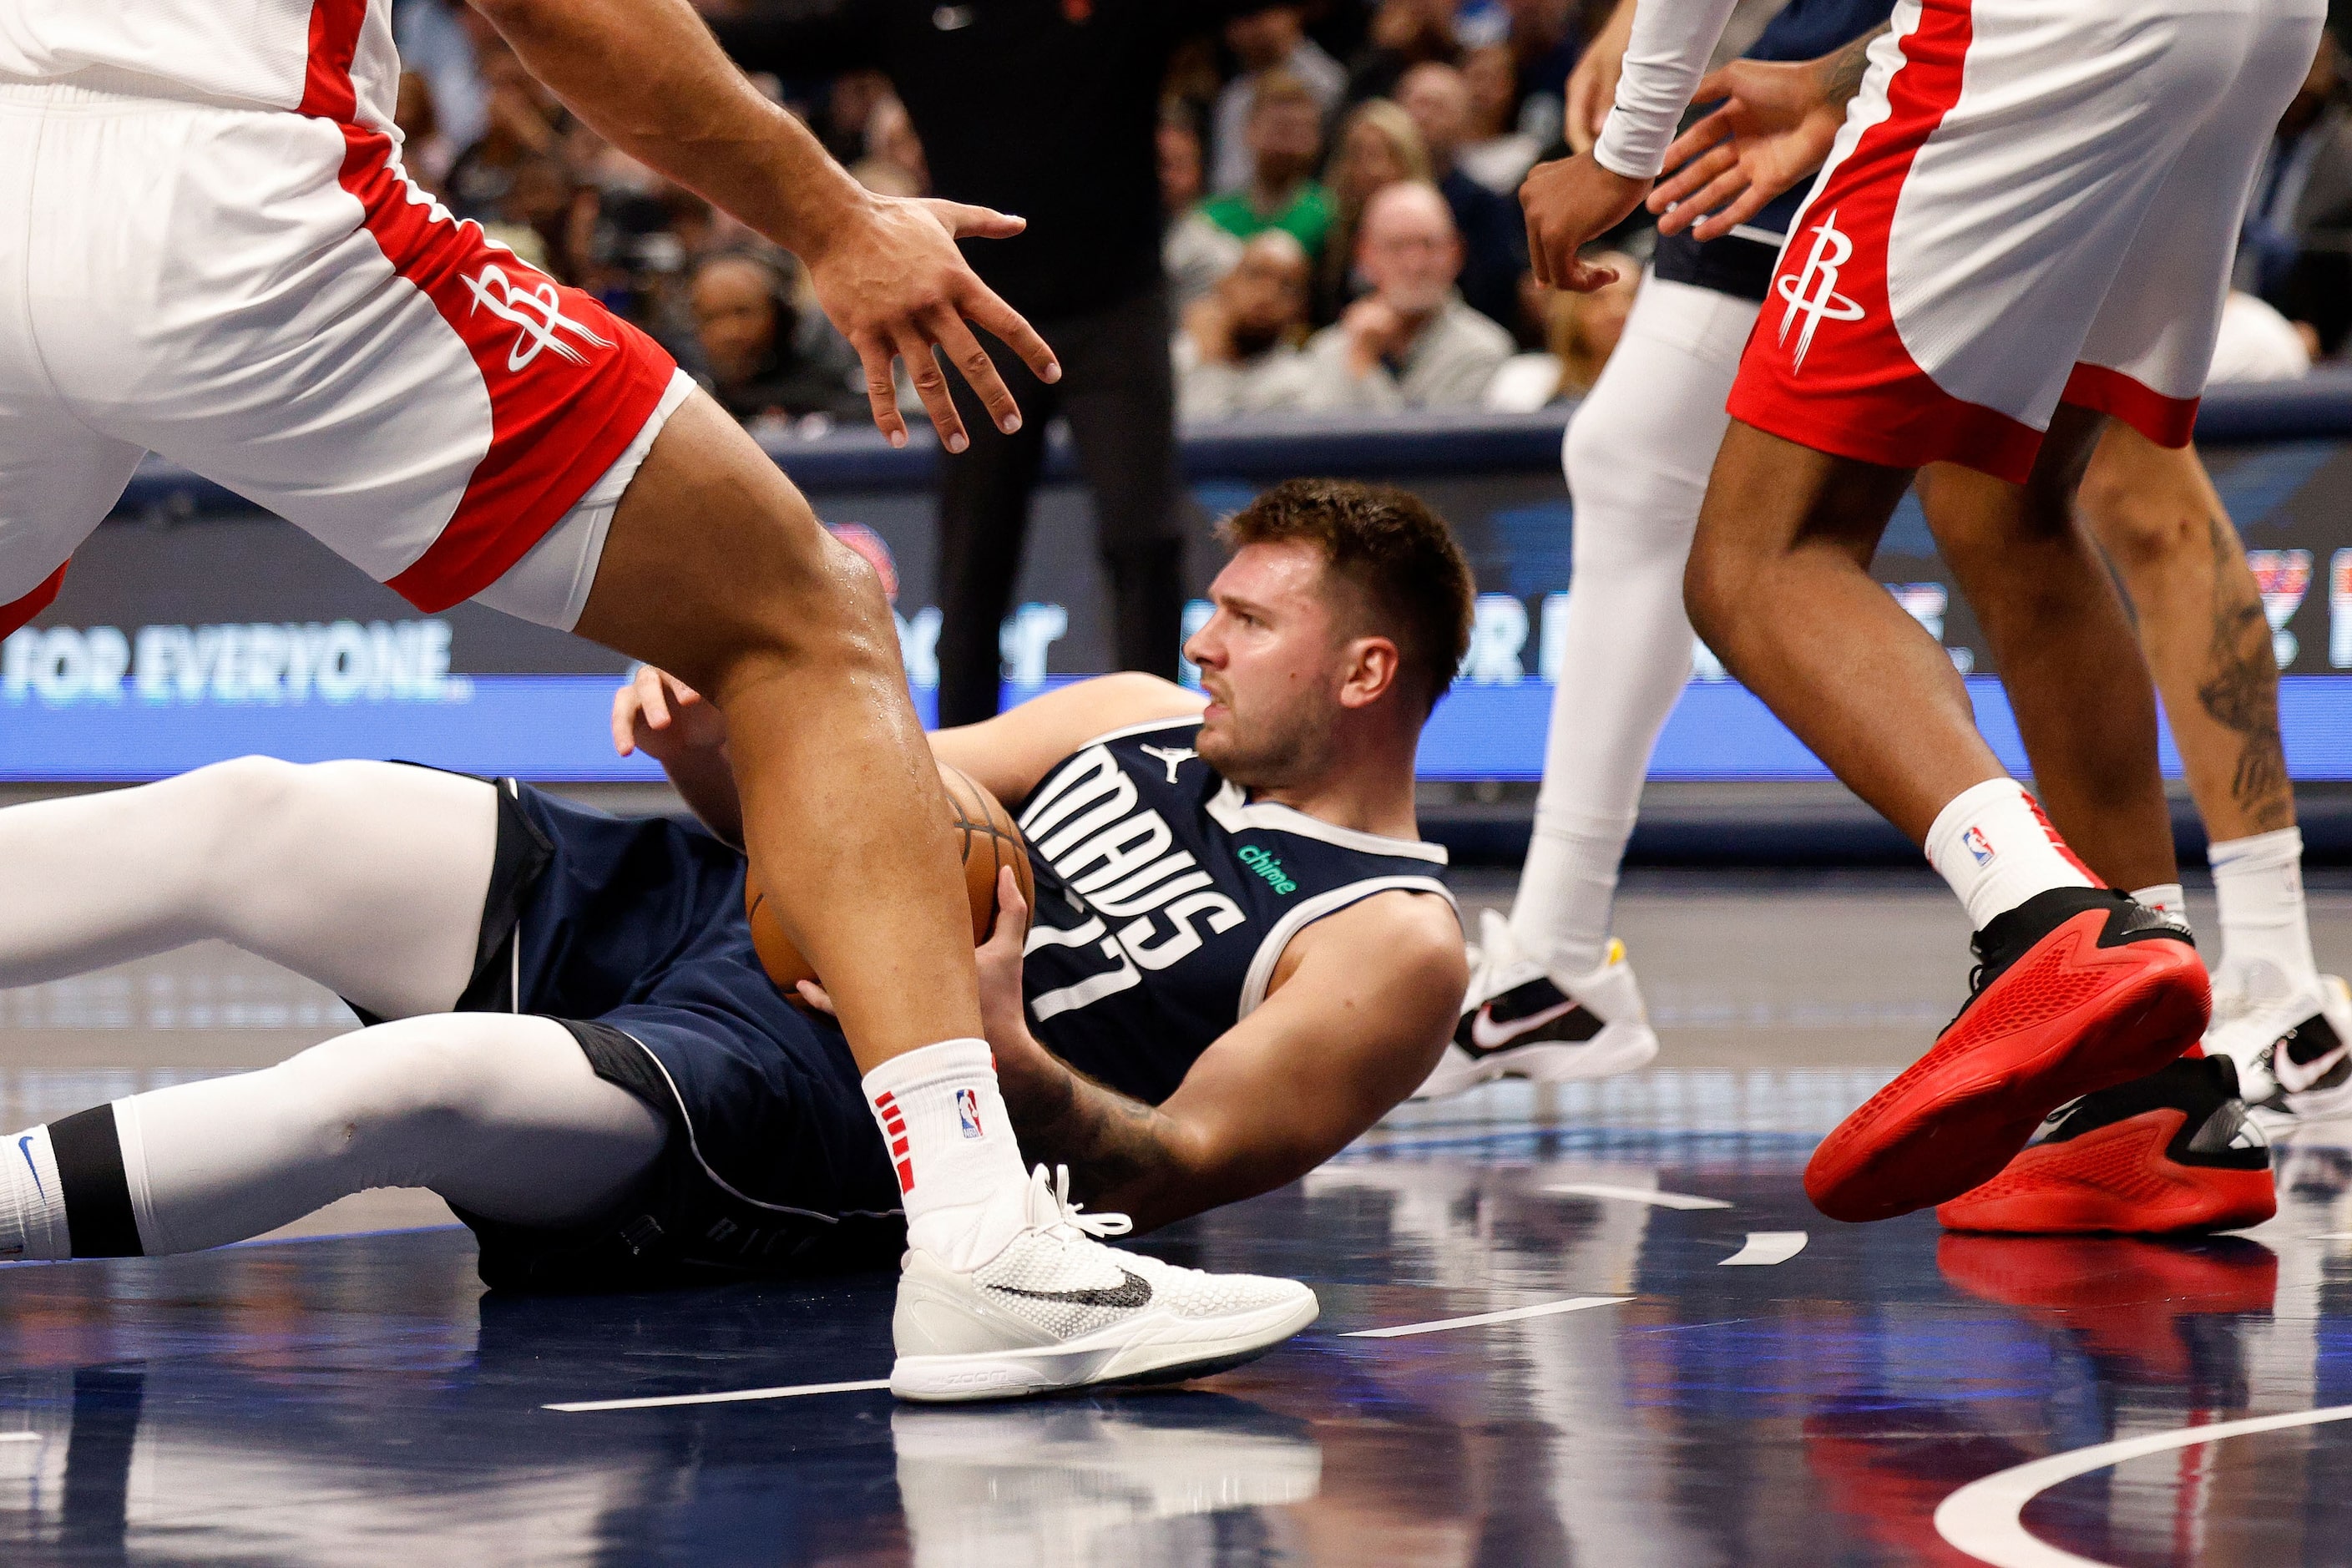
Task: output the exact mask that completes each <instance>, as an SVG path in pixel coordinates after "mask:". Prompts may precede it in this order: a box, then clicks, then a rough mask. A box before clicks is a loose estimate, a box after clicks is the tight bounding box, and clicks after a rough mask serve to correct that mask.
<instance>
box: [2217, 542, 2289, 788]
mask: <svg viewBox="0 0 2352 1568" xmlns="http://www.w3.org/2000/svg"><path fill="white" fill-rule="evenodd" d="M2211 531H2212V544H2213V567H2214V573H2213V640H2212V643H2211V644H2210V647H2209V648H2208V650H2207V654H2206V670H2207V675H2206V679H2204V680H2203V681H2201V682H2200V683H2199V685H2198V688H2197V700H2198V702H2199V703H2200V705H2201V706H2202V707H2203V708H2204V710H2205V711H2206V713H2207V715H2208V716H2209V717H2210V718H2211V719H2212V720H2213V721H2214V722H2215V723H2217V724H2220V725H2221V726H2222V727H2223V728H2224V729H2228V730H2232V731H2236V732H2237V733H2238V735H2239V737H2240V742H2239V748H2238V762H2237V766H2236V768H2235V769H2234V770H2233V771H2232V773H2231V778H2230V797H2231V799H2232V800H2234V801H2236V802H2237V804H2238V806H2239V808H2240V809H2241V810H2242V811H2244V812H2245V813H2246V815H2247V816H2249V817H2250V818H2252V822H2253V826H2254V830H2255V831H2256V832H2258V833H2268V832H2272V831H2273V830H2274V829H2277V828H2281V827H2284V826H2288V825H2290V824H2291V823H2293V822H2294V786H2293V785H2292V784H2289V783H2288V781H2287V773H2286V751H2285V747H2284V745H2283V744H2282V742H2280V739H2279V725H2278V662H2277V660H2276V659H2275V658H2273V656H2272V653H2271V624H2270V618H2269V617H2268V616H2265V615H2263V601H2262V596H2261V595H2259V594H2257V595H2254V596H2253V597H2252V599H2251V600H2249V599H2246V598H2244V597H2242V596H2239V597H2233V596H2232V595H2231V584H2232V583H2233V581H2234V578H2235V574H2234V573H2233V572H2232V571H2231V566H2233V565H2234V564H2235V563H2236V561H2237V558H2238V554H2239V552H2238V550H2237V547H2236V543H2235V542H2234V541H2233V540H2232V539H2231V536H2230V531H2229V530H2228V529H2227V528H2226V527H2224V526H2223V525H2222V523H2221V520H2220V519H2218V518H2217V519H2215V520H2213V521H2212V524H2211Z"/></svg>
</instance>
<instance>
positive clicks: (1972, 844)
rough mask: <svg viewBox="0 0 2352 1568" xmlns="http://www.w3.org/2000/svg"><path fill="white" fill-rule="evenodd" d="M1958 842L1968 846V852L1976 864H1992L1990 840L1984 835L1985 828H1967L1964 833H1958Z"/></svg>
mask: <svg viewBox="0 0 2352 1568" xmlns="http://www.w3.org/2000/svg"><path fill="white" fill-rule="evenodd" d="M1960 842H1961V843H1962V844H1965V845H1967V846H1968V849H1969V854H1970V855H1972V856H1974V857H1975V858H1976V862H1977V864H1978V865H1979V866H1990V865H1991V864H1992V856H1993V848H1992V840H1991V839H1990V838H1987V837H1985V830H1984V829H1983V828H1981V827H1971V828H1969V830H1968V831H1967V832H1966V833H1963V834H1961V835H1960Z"/></svg>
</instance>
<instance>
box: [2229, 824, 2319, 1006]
mask: <svg viewBox="0 0 2352 1568" xmlns="http://www.w3.org/2000/svg"><path fill="white" fill-rule="evenodd" d="M2205 863H2206V864H2207V865H2209V866H2210V867H2211V868H2213V891H2214V893H2215V895H2216V896H2217V897H2218V898H2219V899H2220V900H2221V963H2220V964H2219V965H2218V966H2217V968H2216V973H2218V974H2222V975H2226V976H2229V977H2230V979H2231V981H2233V982H2234V983H2235V984H2234V986H2233V988H2234V989H2237V990H2242V991H2245V992H2247V993H2248V994H2252V995H2261V996H2267V995H2269V994H2271V993H2272V992H2273V991H2276V992H2277V993H2278V994H2280V995H2287V994H2294V993H2296V992H2304V991H2313V992H2315V991H2317V990H2318V989H2319V965H2318V963H2317V962H2316V961H2315V959H2314V958H2313V957H2312V954H2311V925H2310V922H2309V921H2308V920H2307V919H2306V918H2305V914H2304V908H2303V830H2302V829H2301V828H2296V827H2282V828H2280V829H2279V830H2278V831H2277V832H2275V833H2257V834H2255V835H2253V836H2252V837H2249V838H2231V839H2226V840H2224V841H2222V842H2221V843H2219V844H2210V845H2208V846H2207V847H2206V849H2205ZM2263 965H2268V966H2270V968H2272V969H2273V970H2274V971H2275V972H2276V973H2275V975H2274V976H2273V975H2264V974H2263V973H2262V969H2261V966H2263ZM2282 987H2283V989H2282Z"/></svg>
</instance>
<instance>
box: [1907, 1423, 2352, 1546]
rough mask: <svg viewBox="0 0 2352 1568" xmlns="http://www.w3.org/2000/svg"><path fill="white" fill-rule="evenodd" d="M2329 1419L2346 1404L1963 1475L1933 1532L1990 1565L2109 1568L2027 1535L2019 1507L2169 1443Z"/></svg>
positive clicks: (1940, 1507)
mask: <svg viewBox="0 0 2352 1568" xmlns="http://www.w3.org/2000/svg"><path fill="white" fill-rule="evenodd" d="M2329 1421H2352V1405H2329V1406H2327V1407H2326V1408H2325V1409H2321V1410H2296V1411H2290V1412H2289V1413H2287V1414H2286V1415H2254V1416H2249V1417H2247V1418H2246V1419H2245V1420H2242V1421H2217V1422H2215V1423H2214V1424H2213V1425H2212V1426H2183V1427H2179V1429H2177V1430H2175V1431H2170V1432H2155V1433H2151V1434H2149V1435H2148V1436H2145V1437H2126V1438H2123V1439H2121V1440H2120V1441H2117V1442H2114V1443H2096V1444H2094V1445H2092V1446H2091V1447H2087V1448H2076V1449H2074V1450H2073V1451H2071V1452H2069V1453H2064V1454H2053V1455H2051V1456H2049V1457H2048V1458H2042V1459H2033V1460H2030V1461H2028V1462H2027V1463H2025V1464H2022V1465H2012V1466H2011V1467H2010V1468H2008V1469H2005V1470H1996V1471H1994V1472H1993V1473H1992V1474H1991V1475H1989V1476H1986V1477H1983V1478H1982V1479H1978V1480H1973V1481H1970V1482H1969V1484H1968V1485H1967V1486H1964V1487H1962V1488H1961V1489H1959V1490H1958V1491H1956V1492H1954V1493H1953V1494H1952V1495H1951V1496H1949V1497H1948V1498H1946V1499H1945V1500H1943V1501H1942V1502H1941V1503H1939V1504H1937V1508H1936V1533H1937V1534H1938V1535H1940V1536H1942V1537H1943V1538H1944V1539H1945V1540H1946V1541H1948V1542H1950V1543H1951V1544H1952V1545H1954V1546H1956V1547H1958V1548H1959V1549H1960V1550H1961V1551H1962V1552H1967V1553H1968V1554H1969V1556H1971V1557H1974V1558H1977V1559H1978V1560H1979V1561H1980V1562H1985V1563H1991V1564H1992V1565H1993V1568H2108V1565H2107V1564H2105V1563H2099V1562H2097V1561H2096V1560H2095V1559H2093V1558H2089V1557H2077V1556H2075V1555H2074V1553H2073V1552H2063V1551H2061V1550H2059V1549H2058V1548H2057V1547H2055V1546H2052V1545H2051V1544H2049V1543H2048V1542H2044V1541H2042V1540H2040V1539H2039V1538H2037V1537H2035V1536H2033V1535H2032V1534H2029V1533H2028V1532H2027V1531H2026V1528H2025V1523H2024V1521H2023V1519H2022V1518H2021V1515H2022V1514H2023V1513H2024V1512H2025V1505H2026V1504H2028V1503H2030V1502H2032V1500H2034V1499H2035V1498H2037V1497H2039V1496H2041V1495H2042V1493H2043V1492H2045V1491H2048V1490H2049V1489H2051V1488H2052V1487H2054V1486H2056V1485H2058V1484H2059V1483H2060V1482H2061V1481H2071V1480H2073V1479H2074V1478H2075V1477H2076V1476H2082V1475H2088V1474H2089V1473H2090V1472H2091V1471H2093V1470H2103V1469H2105V1468H2107V1467H2108V1466H2110V1465H2120V1464H2122V1463H2124V1462H2125V1461H2126V1460H2127V1459H2138V1458H2146V1457H2147V1455H2150V1454H2161V1453H2165V1452H2167V1451H2168V1450H2170V1449H2173V1448H2190V1447H2196V1446H2197V1445H2198V1444H2200V1443H2211V1442H2215V1441H2218V1440H2219V1439H2221V1438H2223V1437H2242V1436H2247V1435H2249V1434H2250V1433H2254V1432H2277V1431H2281V1430H2284V1429H2285V1428H2287V1427H2292V1426H2319V1425H2321V1424H2323V1423H2325V1422H2329Z"/></svg>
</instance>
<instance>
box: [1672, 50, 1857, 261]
mask: <svg viewBox="0 0 2352 1568" xmlns="http://www.w3.org/2000/svg"><path fill="white" fill-rule="evenodd" d="M1694 97H1695V98H1696V101H1698V102H1700V103H1717V105H1718V106H1717V109H1716V110H1715V111H1714V112H1713V113H1712V114H1709V115H1707V116H1706V118H1705V119H1704V120H1701V121H1699V122H1698V123H1697V124H1696V125H1693V126H1692V127H1691V128H1690V129H1689V130H1687V131H1685V132H1683V133H1682V134H1681V135H1680V136H1677V137H1675V140H1674V142H1673V144H1672V145H1671V146H1669V147H1668V148H1667V149H1666V169H1665V173H1664V174H1662V175H1661V176H1660V177H1659V180H1658V183H1657V185H1656V186H1655V188H1654V189H1653V190H1652V191H1651V192H1650V197H1649V205H1650V210H1651V211H1652V212H1654V213H1656V214H1657V215H1658V232H1659V233H1661V234H1680V233H1681V232H1682V231H1683V230H1685V229H1688V230H1690V232H1691V234H1692V235H1693V236H1694V237H1696V238H1699V239H1720V238H1722V237H1724V236H1725V235H1727V234H1729V233H1730V232H1731V231H1732V230H1733V229H1734V228H1737V227H1738V226H1739V225H1741V224H1743V223H1746V222H1747V221H1748V219H1749V218H1752V217H1754V216H1756V215H1757V214H1758V213H1759V212H1761V211H1763V210H1764V208H1765V206H1766V205H1768V204H1769V202H1770V201H1771V200H1772V198H1774V197H1775V196H1777V195H1780V193H1781V192H1783V191H1785V190H1787V189H1789V188H1790V186H1792V185H1794V184H1796V183H1797V182H1798V181H1800V180H1801V179H1804V178H1805V177H1806V176H1807V175H1809V174H1811V173H1812V172H1813V171H1814V170H1816V169H1818V168H1820V167H1821V166H1822V162H1823V160H1825V159H1827V158H1828V157H1829V153H1830V144H1831V143H1832V142H1835V141H1836V140H1837V132H1838V127H1839V126H1840V125H1842V124H1843V123H1844V122H1845V102H1844V100H1843V99H1842V98H1840V97H1838V96H1837V95H1836V93H1835V91H1834V89H1833V87H1832V83H1831V82H1830V80H1829V79H1827V78H1825V76H1824V75H1823V73H1822V68H1821V62H1818V61H1811V60H1805V61H1792V62H1786V63H1780V62H1770V61H1764V60H1734V61H1732V62H1731V63H1730V64H1729V65H1727V66H1725V67H1724V68H1722V69H1721V70H1718V71H1711V72H1709V73H1708V74H1707V76H1706V79H1704V80H1702V81H1701V82H1700V83H1699V84H1698V90H1697V92H1696V94H1695V95H1694Z"/></svg>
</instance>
